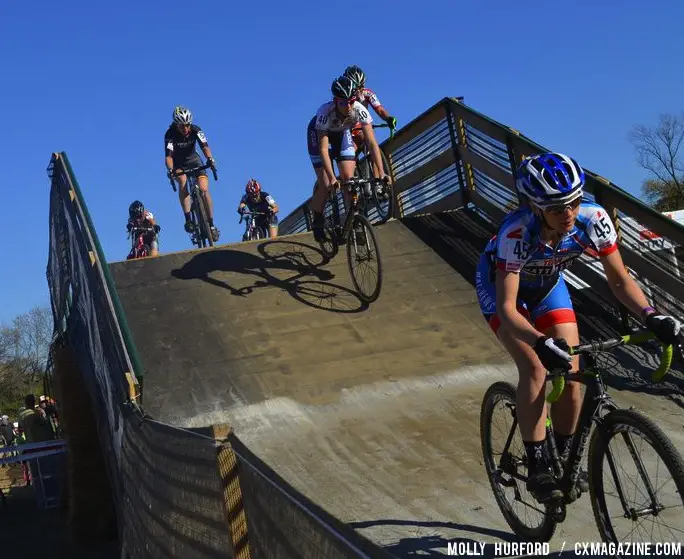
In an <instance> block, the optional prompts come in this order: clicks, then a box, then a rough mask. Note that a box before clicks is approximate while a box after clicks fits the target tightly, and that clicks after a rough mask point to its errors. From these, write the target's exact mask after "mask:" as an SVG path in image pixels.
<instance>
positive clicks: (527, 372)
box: [475, 254, 561, 501]
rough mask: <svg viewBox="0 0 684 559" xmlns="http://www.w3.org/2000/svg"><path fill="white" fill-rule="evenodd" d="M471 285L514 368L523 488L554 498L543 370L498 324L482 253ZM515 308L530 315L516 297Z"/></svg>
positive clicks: (489, 273)
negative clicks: (523, 461) (524, 467)
mask: <svg viewBox="0 0 684 559" xmlns="http://www.w3.org/2000/svg"><path fill="white" fill-rule="evenodd" d="M475 288H476V292H477V296H478V300H479V302H480V310H481V311H482V314H483V315H484V317H485V320H487V322H488V324H489V326H490V327H491V329H492V330H493V331H494V333H495V334H496V336H497V338H498V339H499V341H500V342H501V344H502V345H503V346H504V348H505V349H506V351H508V353H509V354H510V356H511V357H512V358H513V361H514V362H515V365H516V367H517V369H518V387H517V390H516V417H517V419H518V424H519V429H520V434H521V436H522V440H523V443H524V445H525V451H526V454H527V460H528V481H527V488H528V490H529V491H530V492H531V493H532V494H533V495H534V497H536V498H537V499H538V500H540V501H546V500H548V499H550V498H558V497H560V496H561V492H560V491H559V490H558V488H557V487H556V484H555V482H554V479H553V476H552V475H551V464H550V457H549V453H548V449H547V446H546V406H545V402H544V397H545V377H546V370H545V369H544V366H543V365H542V363H541V361H539V358H538V357H537V354H536V353H535V352H534V349H532V347H531V346H530V345H529V344H527V343H526V342H523V341H522V340H519V339H517V338H515V337H513V336H512V335H511V334H510V333H509V332H508V331H507V330H506V327H505V326H504V325H502V324H501V321H500V319H499V317H498V316H497V314H496V287H495V284H494V278H493V277H492V270H491V268H490V262H489V258H488V256H487V255H486V254H483V255H482V256H481V257H480V262H479V263H478V266H477V270H476V274H475ZM518 311H519V312H520V313H521V314H522V315H523V316H526V317H527V318H528V319H530V316H529V312H528V310H527V307H526V305H525V304H524V303H523V302H522V301H518Z"/></svg>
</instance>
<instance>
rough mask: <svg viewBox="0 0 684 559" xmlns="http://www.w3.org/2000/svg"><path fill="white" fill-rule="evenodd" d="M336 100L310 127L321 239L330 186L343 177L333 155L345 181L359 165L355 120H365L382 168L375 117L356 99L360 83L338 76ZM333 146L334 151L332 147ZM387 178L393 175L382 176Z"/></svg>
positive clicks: (316, 234)
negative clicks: (374, 125)
mask: <svg viewBox="0 0 684 559" xmlns="http://www.w3.org/2000/svg"><path fill="white" fill-rule="evenodd" d="M330 90H331V92H332V95H333V100H332V101H328V102H327V103H324V104H323V105H321V106H320V107H319V109H318V111H317V112H316V116H314V117H313V118H312V119H311V120H310V121H309V126H308V128H307V147H308V150H309V157H310V158H311V163H312V165H313V167H314V171H315V172H316V178H317V179H318V185H319V187H320V186H321V185H322V186H324V187H325V188H317V189H316V192H315V193H314V195H313V198H312V200H311V209H312V210H313V214H314V215H313V217H314V223H313V232H314V238H315V239H316V240H317V241H321V240H322V239H323V231H322V227H323V208H324V206H325V201H326V199H327V196H328V190H329V189H330V188H337V187H338V186H339V181H338V179H337V177H336V176H335V172H334V170H333V165H332V159H331V153H330V151H331V152H332V157H334V158H335V159H336V160H337V167H338V169H339V171H340V180H341V181H345V180H348V179H350V178H351V177H353V176H354V170H355V168H356V159H355V156H356V148H355V146H354V141H353V140H352V136H351V129H352V127H353V126H354V125H355V124H357V123H358V124H361V127H362V130H363V132H364V137H365V139H366V142H367V143H368V148H369V151H370V154H371V158H372V159H373V162H374V163H375V164H376V165H377V167H378V168H379V169H382V168H383V166H382V155H381V153H380V146H378V142H377V140H376V138H375V134H374V132H373V126H372V124H373V118H372V117H371V115H370V113H369V112H368V110H367V109H366V108H365V107H364V106H363V105H362V104H361V103H359V102H358V101H356V100H355V97H354V93H355V90H356V84H355V83H354V82H353V81H352V80H351V79H350V78H348V77H346V76H340V77H338V78H336V79H335V80H334V81H333V83H332V86H331V88H330ZM329 150H330V151H329ZM380 178H381V179H382V180H384V181H385V182H388V181H389V177H387V176H386V175H384V174H383V176H381V177H380ZM343 194H344V201H345V204H346V206H347V207H349V193H348V192H347V191H343Z"/></svg>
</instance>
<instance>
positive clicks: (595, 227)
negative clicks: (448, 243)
mask: <svg viewBox="0 0 684 559" xmlns="http://www.w3.org/2000/svg"><path fill="white" fill-rule="evenodd" d="M541 226H542V223H541V219H540V218H539V217H538V216H537V215H536V214H535V213H534V212H533V211H532V210H531V209H530V208H528V207H523V208H520V209H518V210H517V211H515V212H513V213H512V214H510V215H509V216H508V217H507V218H506V219H505V220H504V221H503V223H502V224H501V227H500V228H499V232H498V234H497V235H496V236H494V237H492V239H491V240H490V241H489V242H488V243H487V246H486V248H485V254H486V255H487V256H488V258H489V260H490V271H491V273H492V280H493V272H494V269H493V265H494V264H495V265H496V267H497V268H498V269H501V270H506V271H508V272H517V273H519V274H520V288H522V289H530V288H531V289H540V290H541V289H544V288H550V287H552V286H553V285H554V284H555V283H556V282H557V281H558V277H559V275H560V273H561V272H562V271H563V270H564V269H566V268H568V267H569V266H570V265H571V264H572V263H573V262H574V261H575V260H577V259H578V258H579V257H580V256H582V255H583V254H584V253H588V254H591V255H593V256H606V255H608V254H610V253H612V252H614V251H615V250H617V232H616V230H615V226H614V225H613V222H612V220H611V219H610V216H609V215H608V212H607V211H606V210H605V209H604V208H603V207H601V206H599V205H598V204H595V203H593V202H582V203H581V204H580V207H579V212H578V215H577V220H576V221H575V226H574V227H573V229H572V231H570V232H569V233H567V234H565V235H564V236H563V238H562V239H561V240H560V242H558V244H557V245H556V246H555V247H551V246H549V245H548V244H546V243H545V242H543V241H541V240H540V239H539V233H540V232H541Z"/></svg>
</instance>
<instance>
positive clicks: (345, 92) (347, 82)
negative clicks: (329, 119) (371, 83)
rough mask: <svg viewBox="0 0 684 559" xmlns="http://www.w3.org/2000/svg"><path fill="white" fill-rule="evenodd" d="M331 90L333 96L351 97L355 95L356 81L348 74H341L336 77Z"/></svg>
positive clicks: (340, 97)
mask: <svg viewBox="0 0 684 559" xmlns="http://www.w3.org/2000/svg"><path fill="white" fill-rule="evenodd" d="M330 91H331V92H332V94H333V97H337V98H339V99H351V98H352V97H354V92H355V91H356V83H355V82H354V81H352V79H351V78H349V77H347V76H340V77H339V78H335V80H334V81H333V82H332V85H331V86H330Z"/></svg>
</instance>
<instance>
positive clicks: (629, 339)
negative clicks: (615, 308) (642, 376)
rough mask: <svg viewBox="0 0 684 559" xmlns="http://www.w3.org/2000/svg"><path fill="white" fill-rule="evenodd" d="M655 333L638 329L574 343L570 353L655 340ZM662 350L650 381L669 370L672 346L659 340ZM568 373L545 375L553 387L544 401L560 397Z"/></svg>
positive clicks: (672, 351)
mask: <svg viewBox="0 0 684 559" xmlns="http://www.w3.org/2000/svg"><path fill="white" fill-rule="evenodd" d="M655 339H656V335H655V334H654V333H653V332H651V331H650V330H639V331H638V332H634V333H632V334H627V335H625V336H618V337H616V338H608V339H606V340H592V341H591V342H589V343H586V344H580V345H576V346H573V347H571V348H570V351H569V353H570V355H583V354H588V353H597V352H599V351H605V350H608V349H613V348H615V347H618V346H621V345H640V344H643V343H644V342H648V341H651V340H655ZM661 346H662V348H663V352H662V354H661V355H660V364H659V365H658V368H657V369H655V370H654V371H653V372H652V373H651V381H652V382H660V381H661V380H663V378H664V377H665V375H666V374H667V372H668V371H669V370H670V366H671V365H672V356H673V354H674V346H672V345H667V344H664V343H662V342H661ZM569 374H572V373H568V372H566V371H562V372H560V373H552V374H550V375H547V380H549V379H550V378H552V379H553V380H552V383H553V388H552V390H551V392H549V395H548V396H547V397H546V401H547V402H549V403H550V404H552V403H553V402H555V401H556V400H558V398H560V396H561V394H562V393H563V390H564V389H565V378H566V376H568V375H569Z"/></svg>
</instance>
